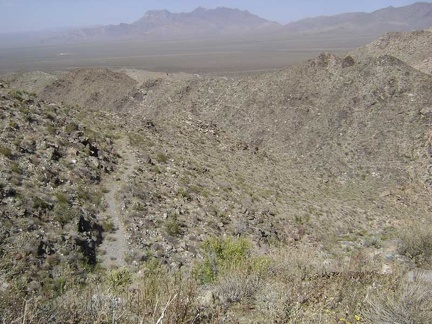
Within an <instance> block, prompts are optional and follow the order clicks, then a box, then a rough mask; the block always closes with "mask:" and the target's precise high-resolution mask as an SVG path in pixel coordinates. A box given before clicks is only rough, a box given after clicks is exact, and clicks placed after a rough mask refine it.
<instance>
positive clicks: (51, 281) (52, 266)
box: [0, 83, 118, 293]
mask: <svg viewBox="0 0 432 324" xmlns="http://www.w3.org/2000/svg"><path fill="white" fill-rule="evenodd" d="M0 98H1V99H0V100H1V130H2V131H1V141H2V145H1V148H0V153H1V154H0V163H1V170H0V186H1V224H0V233H1V234H0V240H1V261H0V262H1V264H2V268H3V269H4V268H7V269H9V270H8V271H7V272H4V273H3V274H2V275H3V276H4V277H3V280H4V285H6V287H7V286H9V284H8V282H10V281H11V280H12V279H13V278H15V279H14V280H17V282H19V284H20V285H21V287H22V288H23V289H24V290H27V291H40V290H43V291H46V292H50V291H51V290H52V292H53V293H54V291H56V290H57V289H59V287H58V284H59V282H58V279H59V278H60V277H61V276H62V273H63V272H64V271H65V269H70V270H71V271H72V272H73V273H75V275H77V274H79V273H81V272H82V271H83V269H84V268H85V267H86V266H87V265H88V264H90V265H91V264H95V263H96V247H97V246H98V245H99V244H100V243H101V242H102V239H103V235H104V234H103V232H104V224H102V223H101V222H100V220H99V219H98V215H99V213H100V212H101V210H102V209H103V201H102V192H101V188H100V186H99V184H100V181H101V179H102V178H103V177H104V175H105V174H109V173H111V172H113V171H114V170H115V169H116V164H117V161H118V156H117V154H116V153H115V151H114V148H113V145H112V139H111V138H110V137H108V136H106V135H101V134H99V133H98V132H97V131H96V129H95V128H94V127H89V126H88V125H85V124H84V123H82V122H81V121H80V118H79V117H77V115H80V114H81V113H82V111H80V110H78V109H75V108H72V107H70V106H64V105H60V104H50V103H48V102H45V101H41V100H40V99H37V98H36V97H35V96H34V95H29V94H27V93H25V92H22V91H19V90H12V89H10V88H8V86H7V85H5V84H4V83H2V84H1V85H0ZM95 116H96V115H95ZM17 275H19V277H16V276H17ZM78 278H79V275H78V276H77V279H78Z"/></svg>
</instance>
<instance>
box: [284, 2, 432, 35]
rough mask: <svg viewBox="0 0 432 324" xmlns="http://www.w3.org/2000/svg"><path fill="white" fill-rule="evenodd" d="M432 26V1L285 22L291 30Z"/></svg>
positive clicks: (392, 28)
mask: <svg viewBox="0 0 432 324" xmlns="http://www.w3.org/2000/svg"><path fill="white" fill-rule="evenodd" d="M430 26H432V3H428V2H417V3H414V4H412V5H409V6H405V7H399V8H395V7H388V8H384V9H380V10H377V11H374V12H372V13H365V12H354V13H345V14H340V15H335V16H321V17H316V18H307V19H302V20H299V21H297V22H293V23H290V24H287V25H285V26H284V27H283V28H284V29H285V30H286V31H291V32H317V31H320V32H323V31H331V30H371V31H372V30H375V31H382V32H390V31H411V30H413V29H425V28H428V27H430Z"/></svg>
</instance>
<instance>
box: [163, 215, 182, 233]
mask: <svg viewBox="0 0 432 324" xmlns="http://www.w3.org/2000/svg"><path fill="white" fill-rule="evenodd" d="M165 231H166V232H167V234H168V235H171V236H177V235H179V234H180V233H181V226H180V224H179V222H178V220H177V218H176V217H171V218H170V219H168V220H167V222H166V223H165Z"/></svg>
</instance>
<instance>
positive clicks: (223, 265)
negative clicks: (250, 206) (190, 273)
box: [194, 238, 251, 283]
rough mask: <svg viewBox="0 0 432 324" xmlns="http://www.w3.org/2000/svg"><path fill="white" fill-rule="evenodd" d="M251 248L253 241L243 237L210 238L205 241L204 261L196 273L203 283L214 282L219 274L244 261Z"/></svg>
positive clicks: (203, 248)
mask: <svg viewBox="0 0 432 324" xmlns="http://www.w3.org/2000/svg"><path fill="white" fill-rule="evenodd" d="M250 250H251V243H250V242H249V241H247V240H246V239H243V238H239V239H233V238H209V239H207V240H206V241H204V242H203V245H202V253H203V261H202V262H201V263H200V264H199V265H197V267H196V269H195V271H194V272H195V275H196V276H197V277H198V279H199V280H200V281H201V282H202V283H211V282H214V281H215V280H216V279H217V277H218V275H219V274H221V273H223V272H224V271H226V270H228V269H230V268H231V267H234V266H236V265H239V264H240V263H242V262H244V261H245V260H246V258H247V257H248V256H249V253H250Z"/></svg>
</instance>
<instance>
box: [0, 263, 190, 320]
mask: <svg viewBox="0 0 432 324" xmlns="http://www.w3.org/2000/svg"><path fill="white" fill-rule="evenodd" d="M88 282H89V283H88V284H87V285H86V286H74V287H72V288H70V289H68V290H67V291H66V292H65V293H64V294H63V295H61V296H59V297H58V298H56V299H52V300H47V299H45V298H44V297H43V296H42V295H38V296H36V295H35V296H28V298H27V299H21V300H20V299H19V298H16V299H14V298H13V297H12V298H10V299H8V298H7V296H5V295H3V294H2V295H3V296H2V298H0V301H1V302H2V305H1V306H2V311H1V312H0V320H1V321H2V322H4V323H14V322H15V323H18V322H19V323H60V322H61V323H157V322H158V323H159V322H161V321H162V320H163V322H164V323H186V322H191V321H192V320H193V319H194V318H195V317H196V314H197V313H196V308H195V307H194V305H193V302H194V300H195V299H196V285H195V284H194V282H193V281H191V280H188V279H185V278H183V277H182V276H181V275H180V274H176V273H171V272H169V271H167V270H166V269H165V268H164V267H162V266H160V265H158V264H156V263H153V264H148V266H147V267H146V268H144V269H142V270H141V271H139V272H138V273H137V274H135V275H133V274H131V273H130V272H129V271H128V270H126V269H120V270H114V271H112V272H110V273H99V274H94V275H92V276H91V277H90V278H88ZM12 300H13V301H12Z"/></svg>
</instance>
